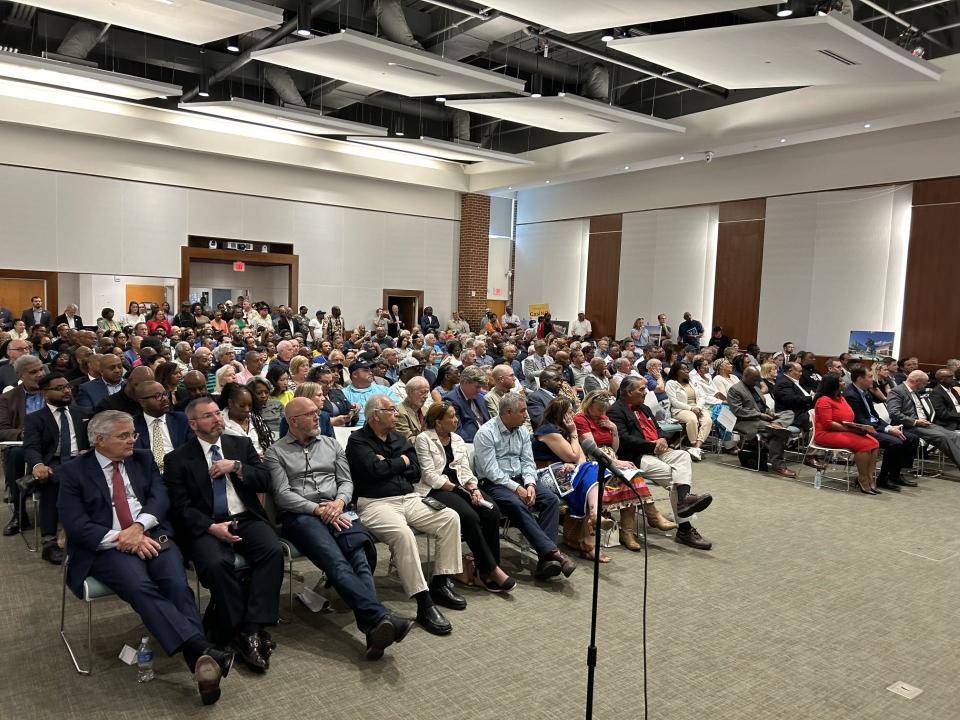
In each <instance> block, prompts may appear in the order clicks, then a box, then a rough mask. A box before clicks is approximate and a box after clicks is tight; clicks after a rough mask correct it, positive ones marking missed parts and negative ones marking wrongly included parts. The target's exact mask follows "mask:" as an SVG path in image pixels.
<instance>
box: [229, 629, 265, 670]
mask: <svg viewBox="0 0 960 720" xmlns="http://www.w3.org/2000/svg"><path fill="white" fill-rule="evenodd" d="M233 648H234V650H236V651H237V656H238V657H239V658H240V659H241V660H243V662H244V663H245V664H246V665H247V667H249V668H250V669H251V670H253V671H254V672H265V671H266V669H267V667H269V662H268V661H267V660H266V659H265V658H264V657H263V655H262V654H261V653H260V636H259V635H258V634H257V633H250V634H249V635H244V634H242V633H240V634H237V636H236V637H235V638H234V639H233Z"/></svg>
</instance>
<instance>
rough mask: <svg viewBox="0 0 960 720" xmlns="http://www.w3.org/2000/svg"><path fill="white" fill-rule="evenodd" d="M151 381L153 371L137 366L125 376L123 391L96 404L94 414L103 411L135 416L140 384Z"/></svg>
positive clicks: (138, 410) (137, 407) (143, 366)
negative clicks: (115, 411) (117, 411)
mask: <svg viewBox="0 0 960 720" xmlns="http://www.w3.org/2000/svg"><path fill="white" fill-rule="evenodd" d="M114 357H116V356H114ZM118 359H119V358H118ZM102 362H106V361H102ZM102 374H103V372H102V371H101V375H102ZM151 380H153V370H151V369H150V368H148V367H147V366H146V365H137V367H135V368H134V369H133V370H131V371H130V374H129V375H127V381H126V382H125V383H124V385H123V389H122V390H120V392H115V393H113V394H112V395H110V396H108V397H105V398H104V399H103V400H101V401H100V402H98V403H97V405H96V407H95V408H94V413H98V412H103V411H104V410H119V411H120V412H125V413H127V415H136V414H137V413H138V412H140V403H139V402H137V391H138V390H139V388H140V385H141V384H142V383H145V382H148V381H151Z"/></svg>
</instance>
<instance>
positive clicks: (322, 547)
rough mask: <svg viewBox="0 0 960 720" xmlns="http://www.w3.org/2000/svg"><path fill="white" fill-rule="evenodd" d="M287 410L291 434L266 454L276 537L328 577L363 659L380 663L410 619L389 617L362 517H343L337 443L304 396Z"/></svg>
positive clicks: (345, 474) (346, 485) (343, 472)
mask: <svg viewBox="0 0 960 720" xmlns="http://www.w3.org/2000/svg"><path fill="white" fill-rule="evenodd" d="M284 412H285V414H286V417H287V426H288V427H289V430H288V431H287V434H286V435H284V436H283V437H282V438H280V439H279V440H278V441H277V442H275V443H274V444H273V445H271V446H270V448H269V449H268V450H267V452H266V453H265V454H264V457H263V462H264V465H266V467H267V469H268V470H269V471H270V491H271V493H272V495H273V499H274V501H275V502H276V504H277V508H278V509H279V511H280V524H281V532H280V534H281V535H282V536H283V538H284V539H286V540H288V541H290V542H291V543H292V544H293V545H294V546H295V547H296V548H297V550H299V551H300V552H301V553H303V554H304V555H306V556H307V557H308V558H310V562H312V563H313V564H314V565H316V566H317V567H318V568H320V569H321V570H322V571H323V572H324V574H326V576H327V578H328V579H329V581H330V584H331V585H333V588H334V589H335V590H336V591H337V593H338V594H339V595H340V597H342V598H343V600H344V602H346V603H347V605H348V606H349V607H350V609H351V610H353V614H354V617H355V618H356V620H357V627H358V628H359V629H360V632H362V633H364V635H366V640H367V653H366V656H367V659H368V660H379V659H380V658H381V657H383V651H384V648H386V647H388V646H390V645H392V644H393V643H395V642H400V641H401V640H403V638H404V637H406V635H407V633H408V632H409V631H410V628H411V627H412V625H413V621H412V620H406V619H404V618H399V617H396V616H395V615H393V614H391V613H390V611H389V610H387V609H386V608H385V607H384V606H383V604H382V603H381V602H380V600H379V599H377V590H376V587H375V586H374V583H373V568H374V567H375V566H376V558H377V555H376V550H374V547H373V540H372V538H370V536H369V535H368V534H367V531H366V530H365V529H364V527H363V525H362V524H361V523H360V521H359V520H351V518H350V516H351V515H353V513H346V512H345V510H346V507H347V505H349V504H350V500H351V498H352V497H353V480H352V479H351V477H350V467H349V465H348V464H347V457H346V455H345V454H344V452H343V449H342V448H341V447H340V443H338V442H337V441H336V440H335V439H334V438H329V437H324V436H323V435H321V434H320V418H319V415H318V414H317V408H316V406H315V405H314V404H313V401H312V400H310V399H309V398H294V399H293V400H291V401H290V402H288V403H287V406H286V408H284ZM353 517H356V516H355V515H353Z"/></svg>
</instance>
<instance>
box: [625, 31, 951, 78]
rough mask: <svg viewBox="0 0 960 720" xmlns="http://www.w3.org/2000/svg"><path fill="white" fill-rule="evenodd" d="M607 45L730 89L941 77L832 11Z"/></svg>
mask: <svg viewBox="0 0 960 720" xmlns="http://www.w3.org/2000/svg"><path fill="white" fill-rule="evenodd" d="M608 46H609V47H610V48H611V49H613V50H617V51H619V52H623V53H627V54H629V55H634V56H636V57H638V58H641V59H643V60H646V61H647V62H651V63H654V64H657V65H663V66H665V67H669V68H671V69H673V70H676V71H679V72H681V73H684V74H685V75H689V76H691V77H695V78H699V79H701V80H707V81H709V82H711V83H714V84H716V85H719V86H720V87H724V88H729V89H731V90H734V89H741V88H764V87H801V86H806V85H857V84H862V83H888V82H898V81H904V82H906V81H910V80H937V79H938V78H939V77H940V74H941V73H942V71H941V69H940V68H939V67H938V66H936V65H934V64H933V63H930V62H927V61H925V60H919V59H917V58H915V57H913V56H912V55H910V53H908V52H907V51H906V50H903V49H902V48H899V47H897V46H896V45H894V44H893V43H890V42H887V41H886V40H884V39H883V38H882V37H880V36H879V35H877V34H876V33H873V32H871V31H870V30H868V29H867V28H865V27H864V26H863V25H861V24H859V23H857V22H854V21H853V20H849V19H847V18H845V17H843V16H841V15H838V14H831V15H823V16H815V17H803V18H791V19H788V20H778V21H775V22H762V23H746V24H742V25H730V26H726V27H717V28H708V29H704V30H690V31H687V32H678V33H665V34H663V35H647V36H644V37H635V38H634V37H631V38H624V39H622V40H613V41H612V42H610V43H608Z"/></svg>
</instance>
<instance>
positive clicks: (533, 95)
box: [530, 93, 543, 97]
mask: <svg viewBox="0 0 960 720" xmlns="http://www.w3.org/2000/svg"><path fill="white" fill-rule="evenodd" d="M530 97H543V95H541V94H540V93H531V94H530Z"/></svg>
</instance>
